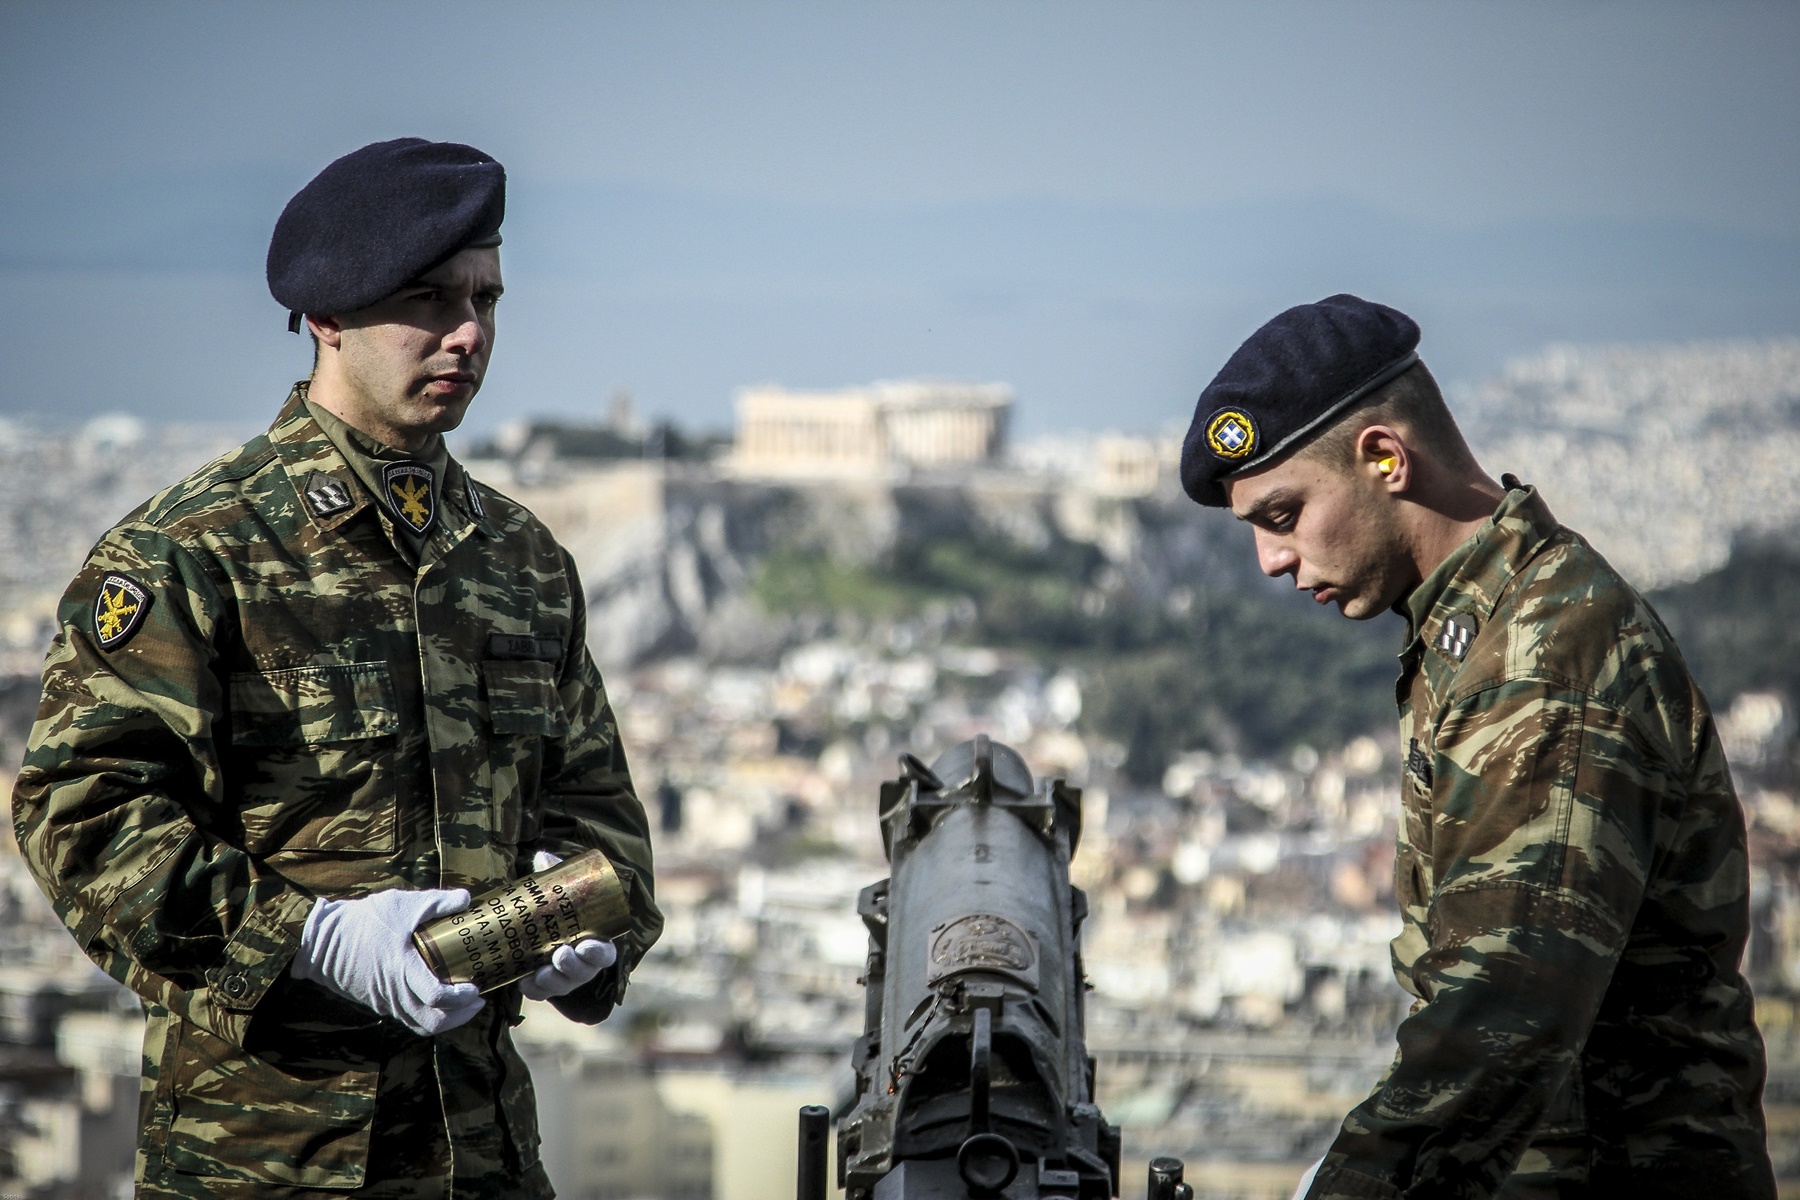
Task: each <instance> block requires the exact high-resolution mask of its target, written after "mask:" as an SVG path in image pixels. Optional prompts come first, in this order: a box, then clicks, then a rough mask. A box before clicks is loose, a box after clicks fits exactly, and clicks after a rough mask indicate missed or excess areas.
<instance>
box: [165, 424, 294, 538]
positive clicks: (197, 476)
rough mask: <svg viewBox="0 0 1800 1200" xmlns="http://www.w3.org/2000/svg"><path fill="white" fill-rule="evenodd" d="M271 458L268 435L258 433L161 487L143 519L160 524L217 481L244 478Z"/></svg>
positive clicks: (228, 481)
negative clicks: (166, 485) (240, 444)
mask: <svg viewBox="0 0 1800 1200" xmlns="http://www.w3.org/2000/svg"><path fill="white" fill-rule="evenodd" d="M274 458H275V447H273V446H271V445H270V444H269V435H268V434H266V433H259V434H257V435H256V436H255V437H253V438H251V439H250V440H249V441H248V442H245V443H244V444H243V445H242V446H239V447H237V448H236V449H234V450H228V451H226V452H225V453H224V454H221V455H220V456H219V457H218V458H215V459H213V460H212V461H211V462H209V463H207V464H206V465H205V466H203V467H201V468H200V469H198V470H197V471H194V472H193V473H192V474H190V475H189V476H188V477H187V478H186V479H183V480H181V481H180V482H179V483H174V484H170V485H169V486H168V487H166V488H164V489H163V490H162V492H160V493H159V494H158V495H157V496H156V497H154V498H153V499H152V500H151V501H150V503H149V504H148V505H147V506H146V511H145V514H144V520H145V521H147V522H148V523H149V524H151V525H162V524H164V523H165V522H167V521H170V520H172V519H174V517H175V516H177V515H178V514H179V513H180V512H181V510H182V509H184V508H186V507H187V506H188V505H189V504H192V503H193V502H195V501H198V500H202V499H204V498H205V497H206V495H207V494H208V493H209V492H211V491H212V490H213V489H214V488H215V487H218V486H219V485H220V484H228V483H237V482H239V481H240V480H244V479H247V478H249V477H250V476H252V475H254V474H256V473H257V472H258V471H260V470H262V469H263V468H264V467H266V466H268V465H269V463H270V462H271V461H273V460H274Z"/></svg>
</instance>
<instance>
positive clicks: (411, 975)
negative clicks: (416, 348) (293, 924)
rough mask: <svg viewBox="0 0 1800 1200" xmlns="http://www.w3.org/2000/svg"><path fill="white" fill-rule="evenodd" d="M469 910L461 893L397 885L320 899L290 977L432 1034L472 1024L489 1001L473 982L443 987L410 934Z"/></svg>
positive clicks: (302, 936)
mask: <svg viewBox="0 0 1800 1200" xmlns="http://www.w3.org/2000/svg"><path fill="white" fill-rule="evenodd" d="M467 907H469V893H468V891H467V890H466V889H464V888H448V889H440V888H429V889H424V890H419V891H414V890H411V889H407V888H394V889H392V890H389V891H385V892H376V893H375V894H374V895H372V896H363V897H361V898H360V899H356V900H325V899H320V900H319V901H317V902H316V903H315V904H314V905H313V910H312V912H311V913H310V914H308V915H307V918H306V928H305V929H304V930H303V931H302V932H301V934H300V949H299V951H298V952H297V953H295V955H294V961H293V964H292V965H291V966H290V967H289V968H288V973H289V974H291V975H292V976H293V977H294V978H295V979H310V980H312V981H313V982H314V983H318V984H322V985H324V986H325V987H328V988H330V989H331V990H332V991H334V992H336V993H337V994H338V995H340V996H346V997H348V998H350V999H351V1000H355V1001H356V1002H357V1003H359V1004H363V1005H366V1006H367V1007H369V1008H371V1009H374V1010H375V1011H376V1012H377V1013H379V1014H381V1015H382V1016H384V1017H392V1018H393V1019H394V1020H396V1021H399V1022H400V1023H401V1024H402V1025H405V1026H406V1027H407V1028H408V1029H410V1030H412V1031H413V1032H414V1033H417V1034H421V1035H423V1036H425V1037H430V1036H432V1035H433V1034H438V1033H443V1032H445V1031H446V1030H450V1029H455V1028H456V1027H457V1026H458V1025H461V1024H463V1023H464V1022H466V1021H469V1020H471V1019H472V1018H473V1017H474V1016H475V1014H476V1013H478V1012H480V1011H481V1009H482V1006H483V1005H484V1004H486V1003H487V1001H485V1000H483V999H482V998H481V993H480V992H479V991H477V990H476V987H475V985H474V984H472V983H445V982H444V981H443V980H441V979H439V978H438V977H437V976H436V975H435V974H433V973H432V970H431V968H430V967H428V966H426V965H425V960H424V959H423V958H421V957H419V951H418V948H417V947H415V946H414V945H413V940H412V934H413V930H415V929H417V928H418V927H419V926H420V925H422V924H424V923H425V922H426V921H429V920H432V919H433V918H435V917H447V916H450V915H451V914H452V913H459V912H461V911H462V910H463V909H465V908H467Z"/></svg>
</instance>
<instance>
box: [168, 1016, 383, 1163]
mask: <svg viewBox="0 0 1800 1200" xmlns="http://www.w3.org/2000/svg"><path fill="white" fill-rule="evenodd" d="M171 1057H172V1061H170V1062H167V1063H165V1065H164V1069H165V1071H168V1072H169V1073H170V1074H171V1075H172V1076H173V1078H172V1079H171V1080H170V1086H169V1097H170V1101H171V1119H170V1123H169V1136H168V1141H167V1143H166V1148H165V1150H164V1161H165V1162H166V1163H167V1165H168V1166H169V1167H170V1168H172V1169H173V1170H175V1171H179V1172H181V1173H182V1174H184V1175H198V1176H203V1177H207V1178H214V1179H231V1180H241V1181H245V1182H248V1183H252V1184H260V1185H264V1186H270V1185H276V1184H284V1185H289V1186H296V1187H312V1188H354V1187H360V1186H361V1185H362V1183H363V1179H364V1176H365V1175H366V1173H367V1168H368V1159H369V1132H370V1126H371V1124H372V1123H373V1120H374V1116H375V1093H376V1088H377V1086H378V1085H379V1083H380V1080H381V1072H380V1070H379V1068H378V1066H377V1065H376V1064H375V1063H373V1062H371V1061H368V1060H362V1061H360V1062H357V1063H355V1064H351V1063H348V1062H338V1063H331V1062H311V1063H306V1064H283V1065H279V1066H278V1065H276V1064H275V1063H273V1062H271V1061H269V1060H268V1059H266V1058H264V1057H261V1056H259V1055H256V1054H251V1053H248V1052H246V1051H245V1050H242V1049H240V1048H238V1047H236V1046H233V1045H232V1044H231V1043H229V1042H226V1041H224V1040H222V1039H220V1038H217V1037H214V1036H213V1035H212V1034H209V1033H207V1032H206V1031H205V1030H203V1029H201V1028H199V1027H198V1026H196V1025H192V1024H188V1023H187V1022H182V1023H181V1026H180V1042H179V1044H178V1046H177V1047H176V1048H175V1051H174V1054H173V1055H172V1056H171ZM346 1068H349V1069H346Z"/></svg>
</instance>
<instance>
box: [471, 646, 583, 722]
mask: <svg viewBox="0 0 1800 1200" xmlns="http://www.w3.org/2000/svg"><path fill="white" fill-rule="evenodd" d="M481 677H482V680H483V682H485V683H486V685H487V702H488V721H489V723H490V724H491V725H492V726H493V729H494V732H495V733H498V734H535V735H537V736H538V737H561V736H562V735H563V734H565V733H567V732H568V731H569V717H568V714H567V713H566V712H564V711H563V704H562V696H561V694H560V693H558V692H557V690H556V671H555V664H554V663H547V662H518V661H513V662H509V661H505V660H502V659H489V660H487V661H485V662H483V663H482V664H481Z"/></svg>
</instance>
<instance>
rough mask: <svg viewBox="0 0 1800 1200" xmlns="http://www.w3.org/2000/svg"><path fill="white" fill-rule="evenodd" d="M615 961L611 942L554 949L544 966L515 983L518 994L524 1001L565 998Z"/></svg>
mask: <svg viewBox="0 0 1800 1200" xmlns="http://www.w3.org/2000/svg"><path fill="white" fill-rule="evenodd" d="M618 959H619V952H618V951H617V950H616V949H614V948H613V944H612V943H611V942H603V941H600V940H599V939H598V938H582V939H581V940H580V941H579V942H576V943H575V944H574V945H573V946H558V947H557V948H556V953H555V954H553V955H551V956H550V964H549V965H548V966H543V967H539V968H538V969H537V970H535V971H533V972H532V973H531V974H529V975H527V976H526V977H525V978H523V979H521V980H519V991H520V993H522V994H523V995H524V997H525V998H526V999H527V1000H548V999H550V997H552V996H566V995H568V994H569V993H570V992H572V991H574V990H575V989H576V988H578V987H580V986H581V985H582V984H584V983H586V982H588V981H589V980H590V979H592V978H593V977H594V976H596V975H598V974H599V973H600V972H602V971H604V970H606V968H608V967H610V966H612V965H613V963H615V962H617V961H618Z"/></svg>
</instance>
